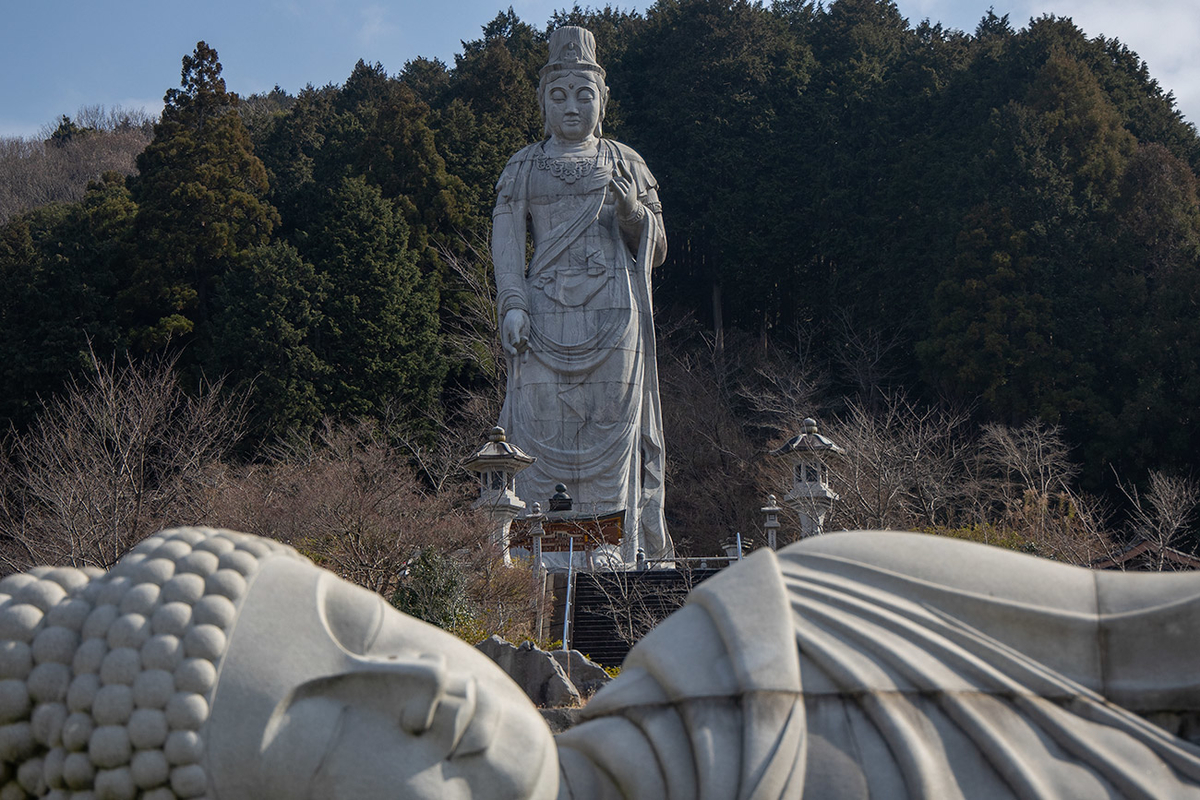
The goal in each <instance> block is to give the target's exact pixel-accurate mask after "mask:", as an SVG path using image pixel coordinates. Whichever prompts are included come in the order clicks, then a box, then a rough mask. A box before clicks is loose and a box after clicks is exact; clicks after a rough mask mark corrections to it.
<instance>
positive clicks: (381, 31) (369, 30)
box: [358, 5, 397, 48]
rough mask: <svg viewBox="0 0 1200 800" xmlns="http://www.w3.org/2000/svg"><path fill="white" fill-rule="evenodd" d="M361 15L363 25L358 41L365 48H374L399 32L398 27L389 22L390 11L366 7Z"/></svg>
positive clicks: (375, 6)
mask: <svg viewBox="0 0 1200 800" xmlns="http://www.w3.org/2000/svg"><path fill="white" fill-rule="evenodd" d="M359 14H360V15H361V17H362V24H361V25H360V26H359V28H358V41H359V44H361V45H362V46H363V47H367V48H374V47H376V46H378V45H379V44H382V43H383V42H385V41H387V40H388V39H389V38H391V37H392V36H393V35H394V34H395V33H396V31H397V28H396V25H395V24H393V23H392V22H390V21H389V20H388V10H387V9H386V8H384V7H383V6H380V5H369V6H365V7H364V8H363V9H362V11H360V12H359Z"/></svg>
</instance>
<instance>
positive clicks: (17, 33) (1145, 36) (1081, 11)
mask: <svg viewBox="0 0 1200 800" xmlns="http://www.w3.org/2000/svg"><path fill="white" fill-rule="evenodd" d="M600 4H601V5H602V4H603V3H602V2H601V3H600ZM897 4H898V6H899V8H900V11H901V13H903V14H904V15H905V16H906V17H907V18H908V19H909V22H910V23H912V24H916V23H918V22H919V21H921V20H922V19H925V18H930V19H933V20H934V21H940V22H943V23H944V24H946V25H949V26H952V27H958V28H962V29H964V30H968V31H970V30H974V27H975V24H976V23H977V22H978V21H979V19H980V18H981V17H982V16H983V15H984V13H985V12H986V11H987V9H988V7H989V6H994V7H995V10H996V13H997V14H1008V15H1009V17H1010V19H1011V20H1012V22H1013V23H1014V26H1016V27H1021V26H1023V25H1024V24H1025V23H1026V22H1027V21H1028V20H1029V18H1030V17H1031V16H1038V15H1041V14H1042V13H1047V12H1049V13H1055V14H1058V15H1061V16H1069V17H1071V18H1072V19H1074V20H1075V22H1076V24H1078V25H1079V26H1080V27H1081V28H1083V29H1084V30H1085V31H1086V32H1087V33H1088V34H1089V35H1091V36H1096V35H1099V34H1104V35H1106V36H1109V37H1113V36H1115V37H1117V38H1119V39H1121V40H1122V41H1123V42H1125V43H1126V44H1128V45H1129V46H1130V47H1131V48H1132V49H1133V50H1135V51H1136V52H1137V53H1138V54H1139V55H1141V57H1142V58H1144V59H1146V61H1147V62H1148V63H1149V65H1150V71H1151V74H1152V75H1154V76H1155V77H1156V78H1157V79H1158V80H1159V82H1160V83H1161V84H1162V85H1163V86H1164V87H1166V88H1167V89H1170V90H1172V91H1174V92H1175V96H1176V99H1177V101H1178V103H1179V106H1180V108H1181V109H1182V110H1183V112H1184V114H1185V116H1186V117H1187V118H1188V119H1189V120H1190V121H1193V122H1200V47H1197V46H1196V42H1200V2H1198V0H897ZM512 5H513V7H514V9H515V11H516V12H517V14H518V16H520V17H521V18H522V19H524V20H526V21H528V22H531V23H533V24H535V25H537V26H539V27H541V26H543V25H545V23H546V21H547V20H548V19H549V17H550V15H551V13H552V12H553V11H554V9H556V8H562V7H564V6H565V5H566V4H565V3H564V2H562V1H561V0H559V1H558V2H554V1H553V0H515V2H513V3H512ZM614 5H617V6H619V7H621V8H633V9H636V10H639V11H641V10H645V8H646V7H647V6H648V5H650V3H649V2H647V1H646V0H637V1H636V2H621V0H617V2H615V3H614ZM5 6H6V7H5V9H4V25H3V27H2V29H0V135H6V136H16V135H23V136H32V135H35V134H36V133H38V131H39V129H41V128H42V127H43V126H45V125H48V124H50V123H52V122H54V121H55V120H56V119H57V118H58V116H59V115H61V114H69V115H70V114H74V113H75V112H76V111H77V110H78V109H79V108H80V107H81V106H86V105H104V106H107V107H111V106H113V105H121V106H125V107H144V108H146V109H147V110H149V111H151V112H155V113H157V111H158V110H159V109H161V106H162V96H163V93H164V92H165V91H166V90H167V89H168V88H171V87H173V86H175V85H177V84H178V82H179V67H180V59H181V58H182V57H183V56H184V55H185V54H187V53H190V52H191V50H192V48H193V47H195V44H196V42H197V41H198V40H201V39H203V40H205V41H207V42H208V43H209V44H210V45H211V46H213V47H215V48H216V49H217V51H218V52H219V53H220V56H221V63H222V65H223V66H224V68H225V72H224V75H225V79H226V83H227V84H228V86H229V88H230V89H232V90H233V91H236V92H238V93H240V94H250V93H253V92H263V91H268V90H270V89H271V88H272V87H273V86H275V85H276V84H278V85H280V86H282V87H283V88H284V89H286V90H288V91H290V92H295V91H297V90H299V89H301V88H303V87H304V86H305V85H306V84H309V83H312V84H315V85H318V86H319V85H323V84H326V83H340V82H342V81H343V80H345V78H346V77H347V76H348V75H349V74H350V70H351V69H352V68H353V66H354V64H355V62H356V61H357V60H358V59H359V58H363V59H366V60H367V61H372V62H373V61H379V62H381V63H382V64H383V65H384V67H385V68H386V69H387V70H388V72H390V73H395V72H398V71H399V70H400V69H401V68H402V67H403V66H404V63H405V62H406V61H408V60H409V59H411V58H413V57H415V56H425V57H436V58H441V59H442V60H443V61H446V62H447V63H453V58H454V54H455V53H456V52H458V51H459V49H460V44H459V43H460V41H461V40H463V39H475V38H477V37H478V36H479V34H480V28H481V26H483V25H484V24H485V23H487V22H488V21H490V20H491V19H492V18H494V17H495V16H496V14H497V12H498V11H500V10H502V9H504V8H507V7H508V3H507V2H505V1H504V0H440V2H439V0H424V2H418V1H417V0H392V1H391V2H387V3H384V2H371V1H369V0H341V1H340V2H334V0H236V1H235V0H202V1H200V2H198V1H197V0H189V1H188V2H182V1H181V0H111V1H110V2H98V1H97V0H9V2H7V3H5Z"/></svg>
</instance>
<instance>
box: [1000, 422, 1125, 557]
mask: <svg viewBox="0 0 1200 800" xmlns="http://www.w3.org/2000/svg"><path fill="white" fill-rule="evenodd" d="M981 458H982V460H983V462H984V464H985V468H986V470H985V471H986V473H987V476H986V478H985V480H986V481H987V483H988V485H989V487H990V488H991V490H992V495H991V496H992V498H993V504H994V507H995V508H994V512H993V513H994V515H996V516H998V517H999V518H1000V519H1001V521H1002V523H1001V524H1003V525H1004V526H1006V527H1007V528H1008V529H1009V530H1012V531H1015V532H1018V533H1019V534H1020V535H1021V536H1023V537H1025V538H1026V539H1027V541H1028V542H1029V545H1030V547H1031V548H1033V549H1034V550H1035V552H1037V553H1038V554H1039V555H1043V556H1046V557H1048V558H1054V559H1057V560H1060V561H1065V562H1068V563H1074V564H1080V565H1083V564H1089V563H1091V562H1092V561H1093V560H1095V559H1096V558H1097V557H1099V556H1101V555H1104V554H1106V553H1108V552H1111V550H1112V548H1113V542H1112V536H1111V532H1110V531H1109V530H1108V529H1107V519H1108V516H1109V512H1108V509H1107V507H1106V506H1105V504H1104V503H1103V502H1102V501H1100V500H1099V499H1097V498H1094V497H1090V496H1088V495H1085V494H1082V493H1080V492H1078V491H1076V490H1075V489H1074V485H1073V482H1074V478H1075V476H1076V475H1077V474H1078V472H1079V467H1078V465H1076V464H1075V463H1074V462H1073V461H1072V460H1071V458H1070V449H1069V448H1068V446H1067V444H1066V442H1064V441H1063V438H1062V430H1061V428H1059V427H1058V426H1056V425H1047V424H1045V423H1043V422H1042V421H1041V420H1037V419H1034V420H1031V421H1030V422H1027V423H1025V424H1024V425H1021V426H1019V427H1016V428H1012V427H1009V426H1007V425H1001V424H998V423H992V424H988V425H984V426H983V438H982V449H981Z"/></svg>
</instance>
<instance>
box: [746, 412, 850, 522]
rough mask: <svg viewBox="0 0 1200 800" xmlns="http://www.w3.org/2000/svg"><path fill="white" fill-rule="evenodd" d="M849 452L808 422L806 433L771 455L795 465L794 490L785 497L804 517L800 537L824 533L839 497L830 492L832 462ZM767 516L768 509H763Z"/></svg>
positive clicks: (809, 419) (801, 518)
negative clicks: (833, 459)
mask: <svg viewBox="0 0 1200 800" xmlns="http://www.w3.org/2000/svg"><path fill="white" fill-rule="evenodd" d="M844 452H845V451H844V450H842V448H840V447H838V446H837V445H836V444H834V443H833V442H831V441H830V440H829V439H827V438H825V437H824V436H822V435H821V434H819V433H817V421H816V420H815V419H812V418H811V417H809V418H808V419H806V420H804V432H803V433H801V434H799V435H797V436H793V437H792V438H791V439H789V440H788V441H787V442H786V443H785V444H784V445H783V447H780V448H779V449H778V450H775V451H774V452H773V453H771V455H776V456H784V457H785V458H787V459H788V460H789V461H790V462H791V465H792V490H791V491H790V492H788V493H787V495H785V496H784V498H783V502H785V503H787V505H788V506H789V507H791V508H792V509H793V510H794V511H795V512H796V513H797V514H798V515H799V516H800V536H801V537H802V538H803V537H807V536H815V535H816V534H818V533H820V532H821V526H822V524H824V522H825V515H826V514H828V513H829V509H830V508H832V507H833V501H834V500H837V499H838V496H837V494H836V493H835V492H834V491H833V490H832V489H830V488H829V461H830V459H831V458H833V457H836V456H838V455H840V454H842V453H844ZM763 511H764V513H765V512H766V509H763Z"/></svg>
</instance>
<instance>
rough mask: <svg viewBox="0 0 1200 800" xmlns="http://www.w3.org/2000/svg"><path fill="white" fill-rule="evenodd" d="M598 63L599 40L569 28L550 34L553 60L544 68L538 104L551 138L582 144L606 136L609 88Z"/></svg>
mask: <svg viewBox="0 0 1200 800" xmlns="http://www.w3.org/2000/svg"><path fill="white" fill-rule="evenodd" d="M604 74H605V73H604V68H603V67H601V66H600V64H599V63H597V61H596V37H594V36H592V32H591V31H589V30H587V29H586V28H580V27H578V26H575V25H566V26H563V27H561V28H559V29H557V30H555V31H554V33H552V34H550V58H549V60H548V61H547V62H546V66H544V67H542V70H541V80H540V82H539V83H538V104H539V105H540V106H541V109H542V120H543V121H544V122H545V135H546V136H547V137H549V136H551V135H552V134H557V135H558V136H559V138H562V139H565V140H567V141H578V140H582V139H585V138H587V136H589V135H592V136H596V137H599V136H601V135H602V134H603V124H604V110H605V108H606V107H607V106H608V86H607V85H606V84H605V83H604Z"/></svg>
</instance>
